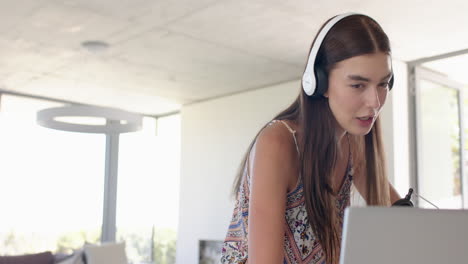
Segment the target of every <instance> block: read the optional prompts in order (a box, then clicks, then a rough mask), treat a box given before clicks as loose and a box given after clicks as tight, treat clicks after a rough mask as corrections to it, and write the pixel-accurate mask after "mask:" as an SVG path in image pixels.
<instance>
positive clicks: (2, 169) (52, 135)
mask: <svg viewBox="0 0 468 264" xmlns="http://www.w3.org/2000/svg"><path fill="white" fill-rule="evenodd" d="M1 99H2V101H1V111H0V146H1V147H0V160H1V161H2V162H1V166H0V208H1V210H2V216H1V218H0V223H1V224H0V255H2V254H8V255H13V254H23V253H36V252H40V251H45V250H50V251H53V252H62V253H71V250H72V249H76V248H80V247H81V246H83V244H84V242H85V241H87V242H97V241H99V237H100V234H101V231H100V229H101V225H102V203H103V188H104V151H105V137H104V136H103V135H94V134H79V133H71V132H64V131H57V130H52V129H48V128H43V127H40V126H38V125H36V112H37V111H38V110H40V109H44V108H49V107H56V106H59V104H55V103H50V102H47V101H41V100H33V99H26V98H23V97H14V96H7V95H3V96H2V98H1Z"/></svg>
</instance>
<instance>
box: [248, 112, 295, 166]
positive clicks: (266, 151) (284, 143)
mask: <svg viewBox="0 0 468 264" xmlns="http://www.w3.org/2000/svg"><path fill="white" fill-rule="evenodd" d="M284 122H287V121H284ZM287 124H288V125H290V127H291V128H292V127H294V125H293V124H292V123H290V122H288V123H287ZM252 154H253V156H254V157H259V156H260V157H268V159H269V160H277V161H281V163H280V164H272V166H275V165H278V166H282V167H293V166H297V161H298V154H297V149H296V143H295V140H294V133H291V131H290V130H289V129H288V128H287V127H286V125H285V124H284V123H282V122H281V121H278V122H271V123H270V124H268V125H267V126H266V127H265V128H263V129H262V131H261V132H260V134H259V135H258V137H257V140H256V142H255V144H254V147H253V153H252Z"/></svg>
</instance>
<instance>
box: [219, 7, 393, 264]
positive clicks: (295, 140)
mask: <svg viewBox="0 0 468 264" xmlns="http://www.w3.org/2000/svg"><path fill="white" fill-rule="evenodd" d="M390 52H391V50H390V44H389V40H388V37H387V35H386V34H385V33H384V31H383V30H382V28H381V27H380V26H379V24H378V23H377V22H376V21H374V20H373V19H372V18H370V17H368V16H365V15H360V14H343V15H339V16H336V17H333V18H331V19H330V20H329V21H327V22H326V23H325V24H324V26H322V28H321V30H320V31H319V33H318V35H317V36H316V38H315V40H314V43H313V45H312V48H311V51H310V54H309V60H308V63H307V66H306V70H305V72H304V76H303V79H302V88H303V89H301V93H300V94H299V96H298V98H297V99H296V100H295V101H294V102H293V103H292V105H291V106H290V107H288V108H287V109H286V110H284V111H283V112H281V113H280V114H278V115H277V116H276V117H275V118H274V119H273V120H272V121H271V122H269V123H268V124H267V125H266V126H265V127H264V128H263V129H261V130H260V132H259V133H258V135H257V136H256V137H255V139H254V141H253V142H252V144H251V145H250V147H249V149H248V151H247V154H246V156H245V158H244V161H243V162H242V164H241V170H240V171H239V174H238V176H237V179H236V184H235V193H236V195H237V196H236V197H237V199H236V206H235V209H234V214H233V218H232V222H231V225H230V226H229V230H228V233H227V236H226V240H225V242H224V246H223V249H222V251H223V252H222V259H221V262H222V263H250V264H276V263H278V264H279V263H307V264H309V263H329V264H336V263H338V261H339V252H340V242H341V231H342V230H341V229H342V223H343V213H344V209H345V208H346V207H347V206H348V205H349V201H350V186H351V184H354V185H355V186H356V188H357V190H358V191H359V193H360V194H361V195H362V196H363V197H364V199H365V200H366V201H367V204H368V205H380V206H389V205H390V204H391V203H392V202H393V201H396V200H397V199H399V196H398V194H397V193H396V192H395V190H394V189H393V187H392V186H391V185H390V184H389V182H388V180H387V176H386V167H385V157H384V151H383V145H382V139H381V127H380V122H379V113H380V111H381V110H382V107H383V105H384V104H385V100H386V97H387V94H388V92H389V90H390V89H391V88H392V85H393V71H392V64H391V57H390V55H391V53H390Z"/></svg>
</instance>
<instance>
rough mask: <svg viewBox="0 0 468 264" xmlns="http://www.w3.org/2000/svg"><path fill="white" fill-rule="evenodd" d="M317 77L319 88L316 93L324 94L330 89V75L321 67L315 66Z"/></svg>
mask: <svg viewBox="0 0 468 264" xmlns="http://www.w3.org/2000/svg"><path fill="white" fill-rule="evenodd" d="M315 79H316V81H317V89H315V93H314V95H316V96H317V95H324V94H325V93H326V92H327V89H328V76H327V73H326V72H325V71H324V70H323V69H322V68H321V67H315Z"/></svg>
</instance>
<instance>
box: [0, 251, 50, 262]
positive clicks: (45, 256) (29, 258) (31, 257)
mask: <svg viewBox="0 0 468 264" xmlns="http://www.w3.org/2000/svg"><path fill="white" fill-rule="evenodd" d="M53 263H54V256H53V255H52V253H51V252H50V251H46V252H42V253H37V254H28V255H20V256H0V264H53Z"/></svg>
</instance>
